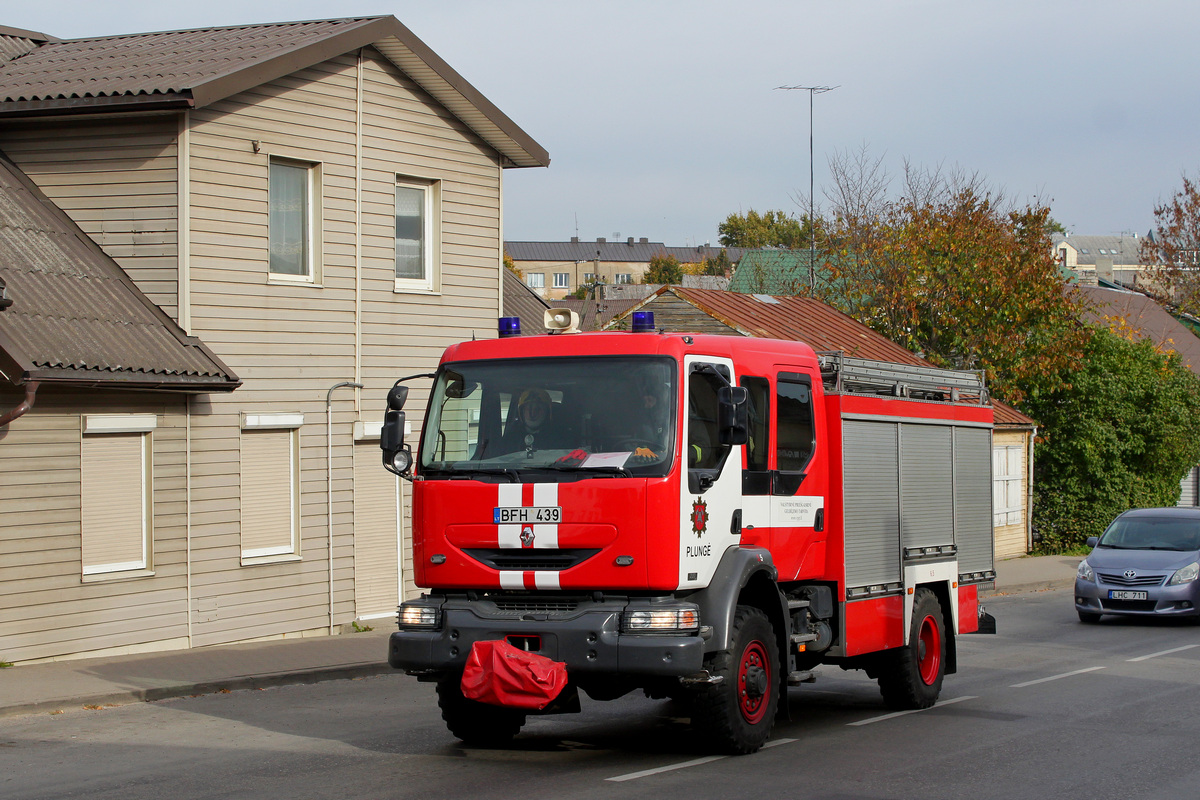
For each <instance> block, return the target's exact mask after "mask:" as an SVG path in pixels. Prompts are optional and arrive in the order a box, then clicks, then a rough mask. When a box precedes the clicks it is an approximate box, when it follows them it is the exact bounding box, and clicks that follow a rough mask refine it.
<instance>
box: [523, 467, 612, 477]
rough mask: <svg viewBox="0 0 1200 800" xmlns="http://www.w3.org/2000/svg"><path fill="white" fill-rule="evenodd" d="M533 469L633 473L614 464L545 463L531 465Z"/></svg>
mask: <svg viewBox="0 0 1200 800" xmlns="http://www.w3.org/2000/svg"><path fill="white" fill-rule="evenodd" d="M533 469H552V470H554V471H555V472H600V473H608V474H610V475H620V476H621V477H623V478H632V477H633V473H632V472H630V471H629V470H628V469H626V468H625V467H618V466H616V465H615V464H604V465H602V466H600V465H597V466H591V467H585V466H583V465H581V464H575V465H571V464H545V465H543V466H540V467H533Z"/></svg>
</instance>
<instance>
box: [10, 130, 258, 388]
mask: <svg viewBox="0 0 1200 800" xmlns="http://www.w3.org/2000/svg"><path fill="white" fill-rule="evenodd" d="M0 282H2V283H3V285H4V286H5V290H6V293H7V295H8V297H9V298H10V299H11V300H12V305H11V306H9V307H8V308H6V309H5V310H4V312H3V313H2V314H0V370H2V371H3V374H4V376H5V377H7V378H8V380H9V381H10V382H11V383H14V384H16V383H22V382H25V381H31V380H39V381H54V382H66V383H76V384H78V383H86V384H88V385H108V386H127V387H131V388H154V389H180V390H184V391H230V390H232V389H235V388H237V386H239V385H240V381H239V380H238V378H237V376H236V375H234V374H233V372H232V371H230V369H229V368H228V367H226V366H225V365H224V364H223V363H221V361H220V360H219V359H218V358H217V357H216V356H215V355H213V353H212V352H210V351H209V350H208V348H207V347H205V346H204V344H203V343H202V342H201V341H200V340H199V339H196V338H195V337H191V336H187V335H186V334H185V333H184V332H183V330H182V329H180V328H179V326H178V325H176V324H175V322H174V321H173V320H172V319H171V318H170V317H169V316H167V314H166V313H165V312H163V310H162V309H160V308H159V307H158V306H156V305H154V303H152V302H150V300H149V299H148V298H147V297H146V296H145V295H144V294H142V292H141V291H140V290H139V289H138V288H137V287H136V286H135V285H134V283H133V281H132V280H130V278H129V276H127V275H126V274H125V273H124V271H123V270H122V269H121V268H120V267H119V266H118V265H117V263H116V262H115V261H113V260H112V259H111V258H109V257H108V256H107V255H105V253H104V251H103V250H101V249H100V247H99V246H98V245H96V243H95V242H93V241H92V240H91V239H89V238H88V237H87V235H86V234H84V232H83V231H82V230H80V229H79V227H78V226H77V225H76V224H75V223H74V222H72V221H71V219H70V218H69V217H68V216H67V215H66V214H65V213H63V211H62V210H60V209H59V208H58V207H57V206H55V205H54V204H53V203H52V202H51V201H50V199H49V198H48V197H46V195H45V194H43V193H42V192H41V190H39V189H38V188H37V186H36V185H34V183H33V181H31V180H30V179H29V178H28V177H27V176H26V175H25V174H24V173H22V172H21V171H20V169H18V168H17V166H16V165H15V164H13V163H12V162H11V161H10V160H9V159H8V158H7V157H6V156H4V155H3V154H2V153H0Z"/></svg>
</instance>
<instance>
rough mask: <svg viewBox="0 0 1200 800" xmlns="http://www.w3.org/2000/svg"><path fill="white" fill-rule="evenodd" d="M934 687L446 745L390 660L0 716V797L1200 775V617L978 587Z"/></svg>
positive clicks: (804, 792) (1095, 793) (831, 791)
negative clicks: (773, 718) (259, 682)
mask: <svg viewBox="0 0 1200 800" xmlns="http://www.w3.org/2000/svg"><path fill="white" fill-rule="evenodd" d="M988 610H989V611H991V612H992V613H993V614H994V615H995V616H996V617H997V620H998V622H999V630H1000V633H999V634H997V635H996V636H967V637H962V638H960V639H959V659H960V670H959V673H958V674H957V675H954V676H951V677H949V678H947V680H946V683H945V686H944V688H943V693H942V701H941V703H940V704H939V705H938V706H936V707H934V708H932V709H929V710H927V711H922V712H915V713H913V712H908V713H902V714H893V713H888V711H887V710H886V709H885V708H884V707H883V705H882V703H881V701H880V698H879V694H878V691H877V689H876V686H875V684H874V682H872V681H869V680H867V679H866V677H865V676H864V675H862V674H861V673H856V672H841V671H840V670H837V669H836V668H833V669H831V668H828V667H825V668H822V671H821V673H820V677H819V679H818V681H817V683H815V684H811V685H806V686H805V687H803V688H800V689H793V690H792V692H791V695H790V707H791V712H792V719H791V721H789V722H783V723H780V724H777V726H776V729H775V735H774V739H773V741H772V742H771V743H770V746H769V747H768V748H767V749H764V750H763V751H762V752H760V753H758V754H756V755H753V756H746V757H741V758H719V757H711V756H710V757H704V756H698V755H697V754H696V753H695V752H694V751H693V750H691V749H689V748H690V747H691V745H692V743H691V741H690V739H689V736H688V731H687V720H686V719H685V718H683V717H681V716H679V714H680V713H681V711H680V709H679V708H677V707H676V706H674V705H673V704H671V703H670V702H667V701H650V700H646V699H644V698H642V697H640V696H631V697H626V698H622V699H621V700H618V701H615V702H611V703H596V702H592V701H589V700H587V699H586V698H585V699H584V701H583V702H584V709H583V713H582V714H579V715H571V716H558V717H547V718H540V719H539V718H533V719H531V721H530V723H529V724H528V725H527V726H526V727H525V729H524V730H523V732H522V734H521V736H520V737H518V739H517V740H516V742H515V743H514V745H513V746H512V747H511V748H509V749H505V750H479V749H471V748H465V747H463V746H462V745H461V743H459V742H458V741H457V740H455V739H454V738H453V737H452V736H451V735H450V734H449V733H448V732H447V731H446V729H445V727H444V726H443V724H442V722H441V719H440V716H439V714H438V710H437V707H436V702H435V700H434V696H433V691H432V688H431V687H430V686H428V685H427V684H418V683H416V682H415V681H414V680H413V679H410V678H406V677H405V676H402V675H388V676H383V677H376V678H365V679H362V680H354V681H335V682H330V683H323V684H317V685H312V686H293V687H285V688H278V689H268V690H261V691H243V692H233V693H229V694H218V695H209V696H203V697H195V698H183V699H179V700H171V701H163V702H159V703H146V704H137V705H129V706H122V707H117V708H105V709H99V710H95V711H76V712H67V713H65V714H61V715H38V716H30V717H22V718H12V719H0V797H3V798H5V799H6V800H24V798H69V797H87V798H90V800H107V799H108V798H121V800H136V799H137V798H151V799H153V800H164V799H165V798H170V799H171V800H176V798H179V799H185V798H215V797H220V798H242V797H245V798H263V797H289V798H338V799H339V800H344V799H345V798H376V797H389V798H393V797H394V798H410V797H411V798H422V800H436V799H437V798H458V797H480V798H508V797H512V798H541V797H555V798H558V797H572V798H575V797H580V798H590V797H605V798H610V797H637V798H643V797H647V796H652V797H653V796H656V795H657V796H668V795H669V796H670V797H672V798H728V797H731V796H733V797H748V796H756V795H757V796H762V797H771V798H774V797H780V796H786V797H802V798H805V799H806V800H845V799H847V798H964V797H967V798H973V799H979V800H982V799H984V798H1005V799H1008V798H1017V797H1052V798H1056V800H1057V799H1059V798H1088V800H1102V799H1103V798H1168V797H1169V798H1178V797H1181V796H1192V795H1194V794H1195V792H1196V789H1197V787H1200V756H1197V754H1196V745H1195V743H1196V742H1197V741H1200V717H1198V715H1196V714H1195V712H1194V710H1193V709H1194V707H1195V701H1196V697H1197V693H1198V690H1200V628H1197V627H1193V626H1190V625H1186V624H1178V623H1168V622H1162V623H1128V622H1123V621H1119V620H1111V618H1106V619H1105V621H1104V622H1103V623H1101V624H1100V625H1093V626H1088V625H1081V624H1079V623H1078V622H1077V621H1076V618H1075V613H1074V610H1073V609H1072V607H1071V598H1070V595H1069V594H1068V593H1067V592H1064V591H1058V592H1043V593H1035V594H1027V595H1016V596H1010V597H999V598H995V599H992V600H991V601H989V602H988Z"/></svg>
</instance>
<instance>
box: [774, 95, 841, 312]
mask: <svg viewBox="0 0 1200 800" xmlns="http://www.w3.org/2000/svg"><path fill="white" fill-rule="evenodd" d="M840 85H841V84H839V85H838V86H840ZM838 86H776V87H775V88H776V89H783V90H785V91H795V90H799V91H804V92H808V227H809V230H810V231H811V232H812V241H811V243H810V244H809V249H808V291H809V292H810V293H815V292H816V288H817V267H816V263H817V222H816V219H815V218H814V216H813V214H814V213H815V211H816V206H815V204H814V199H813V95H818V94H825V92H832V91H833V90H834V89H837V88H838Z"/></svg>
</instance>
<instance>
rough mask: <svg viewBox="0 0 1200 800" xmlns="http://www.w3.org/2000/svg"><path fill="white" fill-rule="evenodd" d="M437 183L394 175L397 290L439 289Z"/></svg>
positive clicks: (421, 290) (430, 290)
mask: <svg viewBox="0 0 1200 800" xmlns="http://www.w3.org/2000/svg"><path fill="white" fill-rule="evenodd" d="M440 185H441V184H440V183H438V182H437V181H433V182H430V181H419V180H416V179H412V178H404V177H401V176H397V177H396V199H395V204H396V206H395V211H396V214H395V216H396V291H415V292H432V291H436V290H437V289H438V286H439V283H438V282H439V279H440V275H439V271H440V268H441V267H440V262H441V255H440V252H441V247H440V244H439V231H440V223H439V218H440V215H439V213H438V209H439V207H440Z"/></svg>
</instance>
